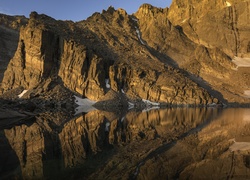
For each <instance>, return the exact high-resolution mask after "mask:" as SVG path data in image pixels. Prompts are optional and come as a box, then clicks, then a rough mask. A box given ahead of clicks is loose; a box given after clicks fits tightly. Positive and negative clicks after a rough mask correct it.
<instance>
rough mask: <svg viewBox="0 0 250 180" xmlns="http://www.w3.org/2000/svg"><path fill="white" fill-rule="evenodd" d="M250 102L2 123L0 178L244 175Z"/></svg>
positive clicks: (43, 116)
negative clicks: (223, 106) (239, 105)
mask: <svg viewBox="0 0 250 180" xmlns="http://www.w3.org/2000/svg"><path fill="white" fill-rule="evenodd" d="M249 150H250V109H243V108H236V109H230V108H228V109H221V108H173V109H154V110H150V111H144V112H136V111H130V112H127V113H125V112H116V113H114V112H105V111H99V110H93V111H90V112H88V113H82V114H78V115H77V116H76V117H74V118H72V119H64V116H63V115H60V113H58V114H56V113H54V114H53V113H43V114H40V115H39V116H37V117H35V118H33V119H32V120H28V121H27V122H25V121H23V123H20V124H16V125H12V126H9V127H8V128H3V127H2V128H1V129H0V179H156V178H160V179H176V178H179V179H187V178H189V179H211V178H220V179H224V178H225V179H227V178H233V177H234V178H236V177H237V178H240V179H244V178H246V179H247V178H249V177H250V176H249V175H250V172H249V167H250V155H249V154H250V151H249Z"/></svg>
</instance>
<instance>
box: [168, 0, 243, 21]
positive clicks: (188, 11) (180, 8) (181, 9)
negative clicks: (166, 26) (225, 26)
mask: <svg viewBox="0 0 250 180" xmlns="http://www.w3.org/2000/svg"><path fill="white" fill-rule="evenodd" d="M239 2H243V1H242V0H202V1H201V0H173V2H172V4H171V6H170V9H169V19H170V20H171V21H172V22H173V23H174V24H180V23H181V22H183V21H186V20H188V19H189V20H190V19H195V20H196V19H200V18H202V17H203V16H205V15H207V14H208V13H211V12H216V11H218V10H220V9H223V8H226V7H230V6H232V5H234V4H236V3H239Z"/></svg>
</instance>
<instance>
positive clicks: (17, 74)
mask: <svg viewBox="0 0 250 180" xmlns="http://www.w3.org/2000/svg"><path fill="white" fill-rule="evenodd" d="M157 12H158V11H157ZM107 19H109V20H110V21H107ZM97 22H98V23H97ZM59 26H60V28H57V27H59ZM137 28H139V26H138V22H136V19H135V17H132V16H129V15H128V14H127V13H126V12H125V11H124V10H122V9H118V10H114V9H112V8H109V9H108V10H107V11H104V12H103V13H102V14H98V13H97V14H94V15H93V16H92V17H90V18H88V19H87V20H86V21H81V22H78V23H73V22H63V21H56V20H54V19H52V18H50V17H48V16H46V15H38V14H37V13H35V12H33V13H32V14H31V15H30V19H29V23H28V24H27V26H25V27H23V28H22V29H21V30H20V38H19V43H18V48H17V51H16V53H15V55H14V57H13V58H12V60H11V61H10V63H9V66H8V69H7V70H6V72H5V76H4V79H3V82H2V88H3V89H4V92H7V91H8V90H9V89H14V88H18V87H20V86H21V87H23V88H24V89H27V90H28V89H34V88H37V87H38V85H39V86H41V84H42V83H43V82H44V81H45V80H46V79H49V78H52V79H57V80H56V81H57V82H58V83H62V84H63V85H64V86H65V87H67V88H68V89H69V90H71V91H73V92H75V93H78V94H80V95H82V96H84V97H87V98H89V99H92V100H99V99H101V98H102V97H104V96H105V94H106V93H107V92H108V91H109V90H110V89H112V90H114V91H116V92H124V94H126V95H127V96H128V98H130V99H133V100H136V99H148V100H151V101H154V102H162V103H166V104H194V105H200V104H203V105H206V104H210V103H213V102H215V103H217V102H218V99H217V97H212V96H211V94H209V93H208V92H207V90H206V89H205V88H201V87H200V86H199V85H197V83H196V82H193V81H192V80H190V79H189V78H188V77H186V74H185V72H183V71H181V70H179V69H178V68H177V67H175V68H174V67H172V65H173V64H174V62H172V61H169V60H168V58H166V57H165V56H162V55H160V54H158V52H156V51H155V50H153V49H152V50H150V48H148V47H147V46H146V44H145V43H144V42H143V39H141V36H140V32H139V30H138V29H137ZM167 31H171V28H170V29H168V30H167ZM120 32H123V33H122V34H121V33H120ZM176 34H178V31H177V30H176ZM161 58H163V59H161ZM161 61H162V62H161ZM59 79H61V81H60V80H59ZM106 79H108V80H109V81H110V87H108V88H107V87H106V84H105V81H106ZM44 89H45V88H44ZM45 93H46V92H45Z"/></svg>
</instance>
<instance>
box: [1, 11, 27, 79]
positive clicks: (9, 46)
mask: <svg viewBox="0 0 250 180" xmlns="http://www.w3.org/2000/svg"><path fill="white" fill-rule="evenodd" d="M27 21H28V20H27V19H26V18H25V17H22V16H7V15H4V14H0V63H1V66H0V82H2V79H3V75H4V71H5V70H6V69H7V66H8V64H9V61H10V59H11V58H12V57H13V55H14V53H15V51H16V48H17V44H18V38H19V33H18V31H19V30H20V27H21V26H22V25H25V24H26V23H27Z"/></svg>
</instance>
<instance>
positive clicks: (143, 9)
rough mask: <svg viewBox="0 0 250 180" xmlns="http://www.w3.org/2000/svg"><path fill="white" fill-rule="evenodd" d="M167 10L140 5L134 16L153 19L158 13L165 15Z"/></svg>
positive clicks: (149, 5)
mask: <svg viewBox="0 0 250 180" xmlns="http://www.w3.org/2000/svg"><path fill="white" fill-rule="evenodd" d="M167 10H168V9H163V8H157V7H155V6H152V5H151V4H147V3H145V4H142V5H141V6H140V7H139V9H138V11H137V12H136V16H147V17H154V16H155V15H156V14H158V13H165V12H166V11H167Z"/></svg>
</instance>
